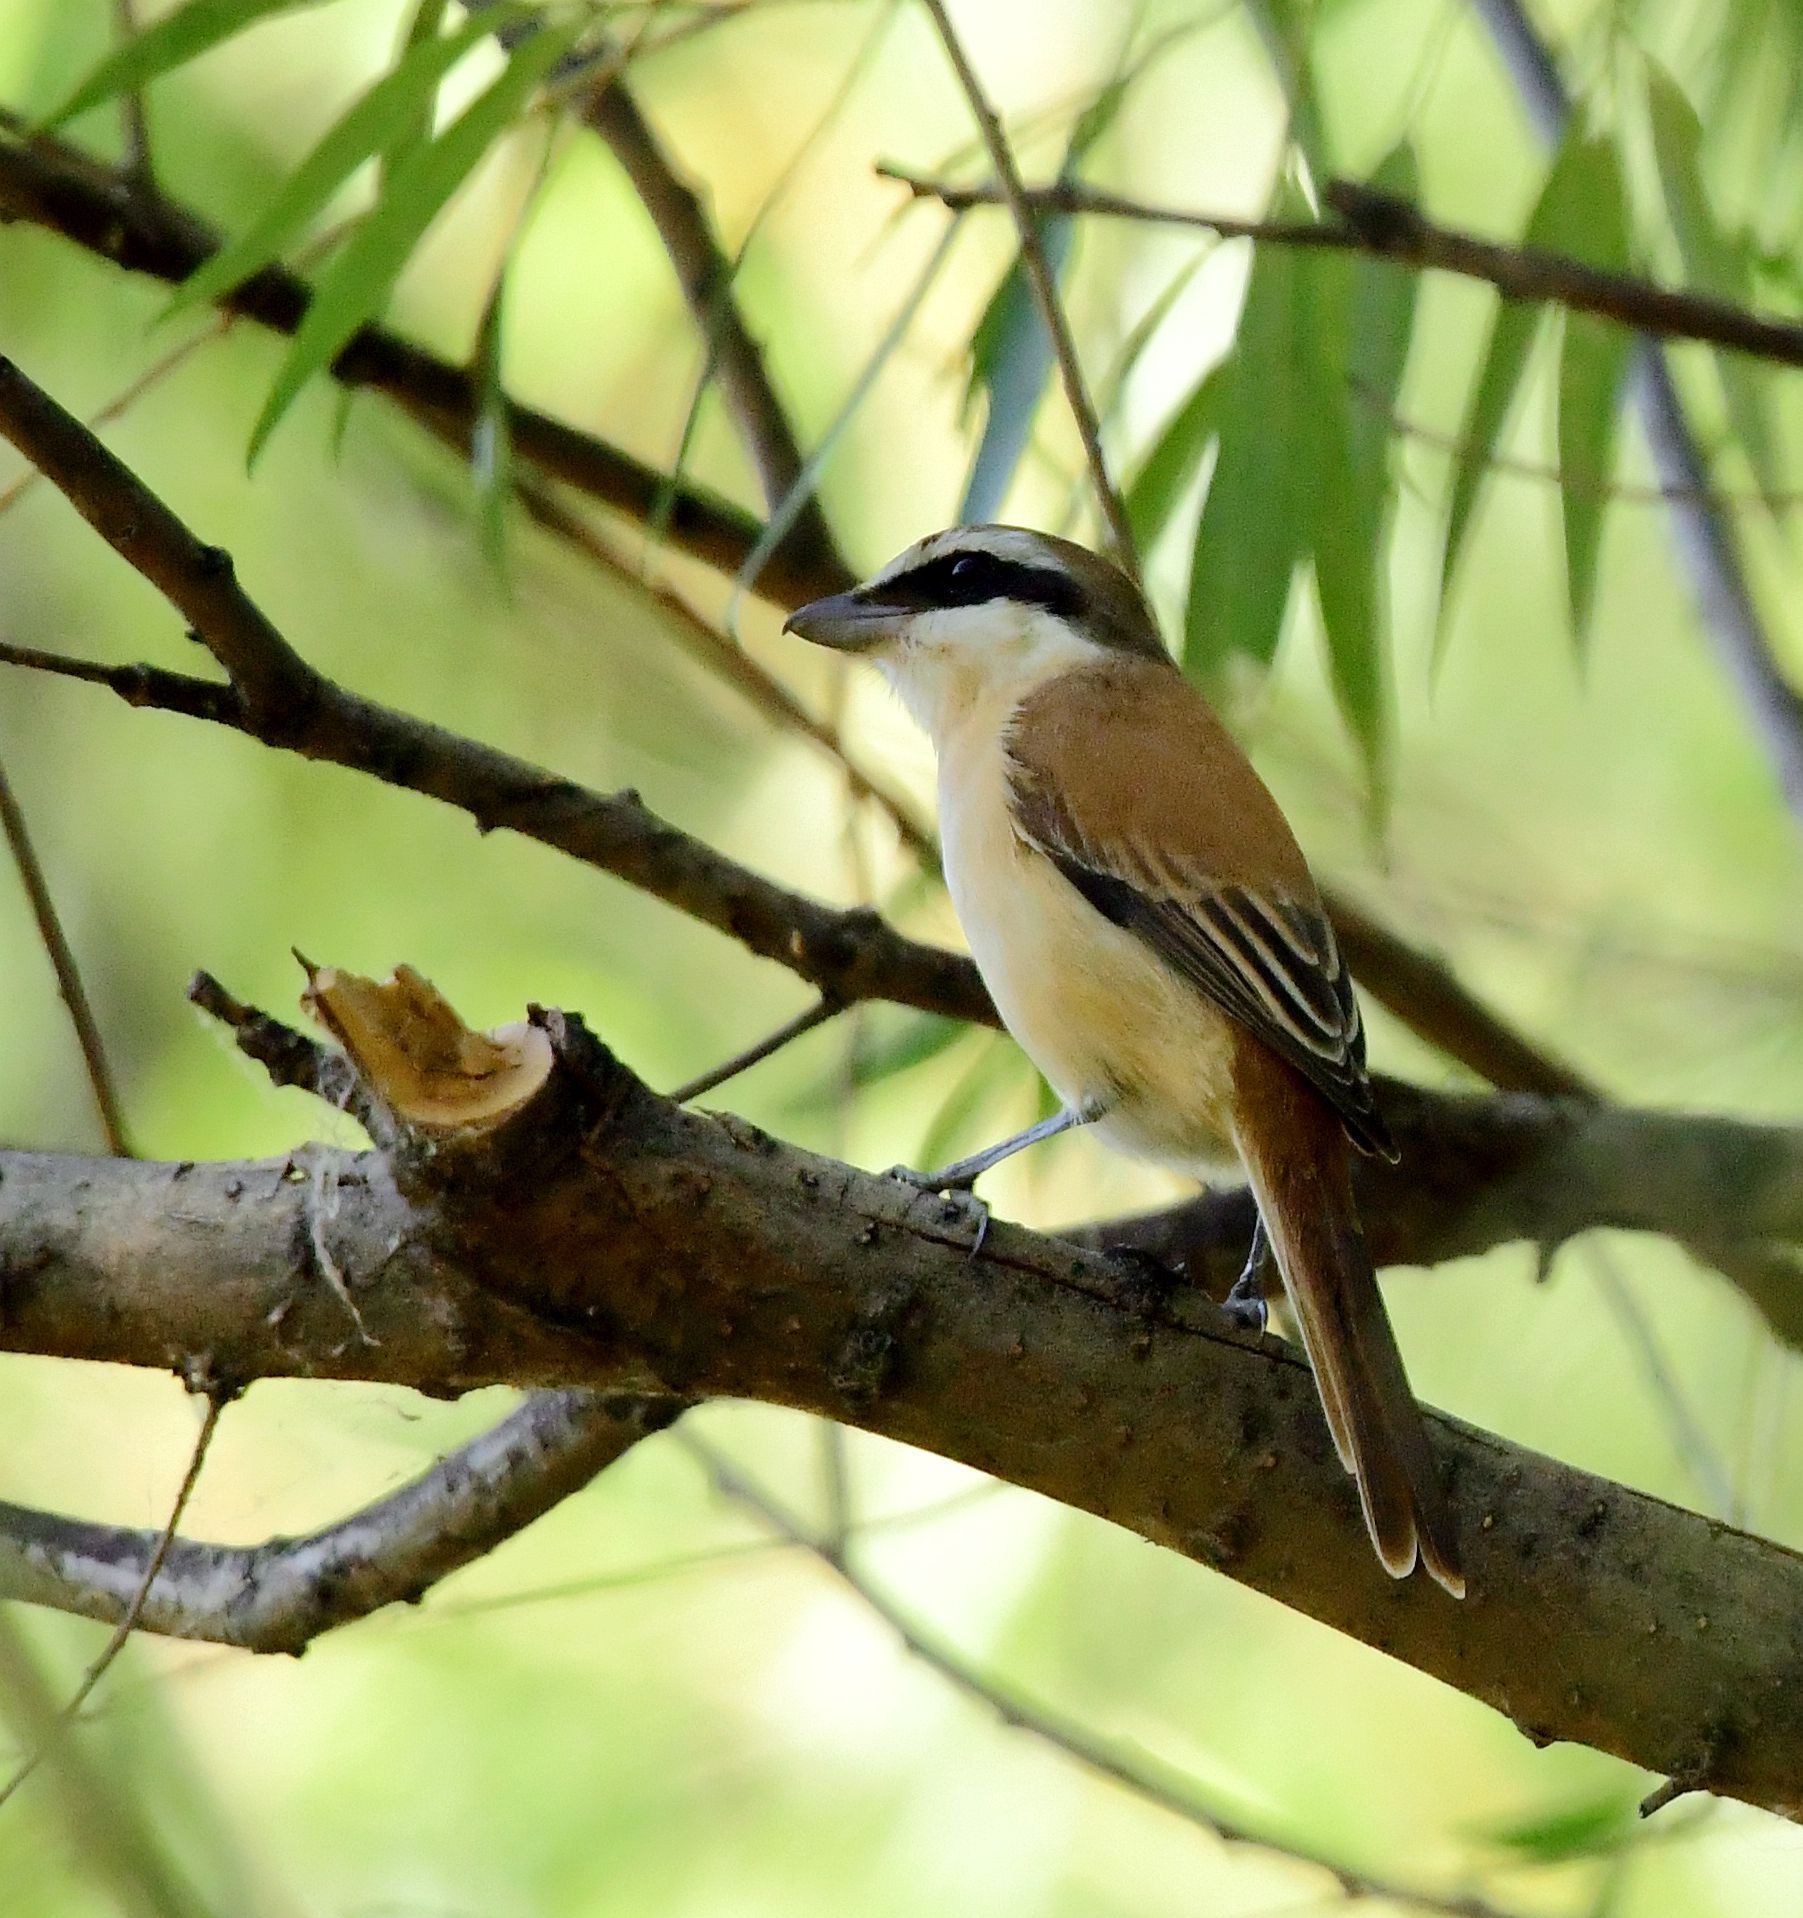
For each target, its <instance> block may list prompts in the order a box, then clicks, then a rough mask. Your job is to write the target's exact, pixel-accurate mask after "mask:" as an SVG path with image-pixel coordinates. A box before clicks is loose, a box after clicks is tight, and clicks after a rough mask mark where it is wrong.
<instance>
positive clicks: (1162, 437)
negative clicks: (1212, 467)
mask: <svg viewBox="0 0 1803 1918" xmlns="http://www.w3.org/2000/svg"><path fill="white" fill-rule="evenodd" d="M1224 376H1225V365H1224V364H1223V365H1221V366H1214V367H1210V369H1209V370H1208V371H1207V372H1206V373H1205V374H1203V376H1202V378H1201V379H1200V380H1199V381H1198V382H1197V383H1196V386H1195V389H1194V390H1193V391H1192V392H1191V394H1190V396H1189V398H1188V399H1186V400H1185V401H1184V402H1183V404H1182V405H1181V406H1179V407H1178V409H1177V410H1176V412H1175V413H1173V414H1172V415H1171V417H1170V418H1169V419H1168V420H1167V421H1166V422H1165V424H1164V429H1163V431H1161V432H1160V433H1159V435H1158V437H1157V438H1156V439H1155V440H1154V441H1153V442H1152V445H1151V448H1150V450H1149V451H1148V452H1147V454H1146V456H1145V458H1144V459H1143V460H1141V461H1140V464H1139V470H1138V471H1137V472H1136V473H1135V474H1134V475H1133V478H1132V479H1131V480H1130V481H1129V482H1128V484H1127V490H1126V494H1125V505H1126V508H1127V520H1128V523H1129V525H1130V526H1131V527H1132V529H1133V542H1134V544H1135V545H1136V546H1137V547H1138V548H1139V549H1140V551H1141V552H1147V551H1149V550H1150V548H1151V547H1152V545H1153V543H1154V542H1155V541H1156V540H1157V538H1158V536H1159V534H1160V533H1162V532H1163V531H1164V529H1165V526H1166V524H1167V523H1168V522H1169V520H1170V517H1171V515H1172V513H1174V512H1175V511H1176V509H1177V502H1178V501H1179V500H1180V499H1181V498H1182V497H1183V491H1184V488H1185V487H1186V486H1188V485H1189V483H1190V481H1191V480H1193V479H1194V478H1195V476H1196V474H1197V473H1198V472H1199V471H1200V470H1201V466H1202V456H1203V454H1204V453H1206V452H1207V451H1208V446H1209V442H1210V441H1211V440H1212V439H1213V438H1214V436H1215V416H1216V413H1217V411H1218V409H1219V403H1220V392H1221V387H1222V383H1223V380H1224Z"/></svg>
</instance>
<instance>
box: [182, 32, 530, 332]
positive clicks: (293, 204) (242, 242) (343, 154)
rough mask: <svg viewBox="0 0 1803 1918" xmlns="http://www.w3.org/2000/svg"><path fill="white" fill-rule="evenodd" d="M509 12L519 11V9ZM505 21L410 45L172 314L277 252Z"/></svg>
mask: <svg viewBox="0 0 1803 1918" xmlns="http://www.w3.org/2000/svg"><path fill="white" fill-rule="evenodd" d="M503 11H504V12H505V13H506V14H508V15H510V16H511V15H513V14H514V13H515V12H516V11H517V10H516V9H513V8H507V9H504V10H503ZM497 24H498V22H497V20H496V17H495V13H494V12H493V11H484V12H483V13H481V14H479V15H477V16H475V17H474V18H472V19H469V20H466V21H465V22H464V23H463V25H462V26H461V27H459V28H458V29H457V31H456V32H455V33H452V34H450V35H448V36H447V37H446V38H445V39H442V40H428V41H424V42H422V43H421V44H420V45H418V46H416V47H414V48H413V49H412V50H411V51H409V52H408V53H407V54H406V55H405V56H404V57H403V58H402V60H401V61H400V63H399V64H398V65H397V66H396V67H394V68H393V69H392V71H390V72H388V73H386V74H384V75H383V76H382V78H381V79H380V80H378V81H377V82H376V83H375V85H374V86H372V87H371V88H370V89H369V91H368V92H367V93H365V94H364V95H363V96H362V98H361V99H359V100H358V101H357V102H356V103H355V104H354V105H353V106H351V107H350V108H349V110H348V111H347V112H345V113H344V114H343V115H342V116H341V117H340V119H339V120H338V121H337V123H336V124H335V125H334V126H333V127H332V128H331V129H330V130H329V131H328V132H327V133H326V134H325V135H324V137H323V138H322V139H320V141H319V142H318V143H317V145H315V146H314V148H313V150H312V152H311V153H309V154H308V155H307V157H306V158H305V159H304V160H303V161H302V162H301V163H300V165H299V166H297V167H296V168H295V169H294V171H293V172H292V173H291V174H290V175H289V176H288V178H287V179H286V180H285V181H283V183H282V185H281V186H280V188H278V189H277V192H276V195H275V197H274V199H272V200H271V201H270V203H269V205H268V206H267V207H265V208H264V210H263V212H262V213H261V214H260V215H259V216H258V217H257V219H256V220H255V221H254V222H253V223H252V224H251V225H250V226H249V227H248V228H247V229H246V230H245V231H244V232H243V233H241V234H240V235H239V236H238V238H237V239H235V240H230V241H228V242H227V243H226V244H225V245H224V246H222V247H221V248H220V249H219V251H218V252H217V253H215V254H214V255H213V257H212V258H211V259H210V260H208V261H207V262H206V263H205V264H204V265H203V266H200V267H198V268H197V269H196V270H195V271H194V272H193V273H190V274H189V275H188V277H187V279H185V280H184V281H183V282H182V283H181V285H180V286H179V287H177V289H176V291H175V296H174V298H173V299H171V300H170V302H169V304H168V306H167V307H166V308H165V309H164V316H165V317H167V316H168V315H169V314H171V313H179V312H182V311H185V310H186V309H187V308H189V307H193V306H197V305H206V304H209V303H211V302H212V301H214V300H217V299H219V298H220V297H222V296H223V295H224V294H226V293H229V292H230V291H231V290H232V288H233V287H235V286H238V285H240V284H241V283H242V282H243V281H245V280H247V279H249V278H250V276H251V275H252V274H253V273H256V272H258V271H260V270H261V269H262V268H263V267H265V266H267V265H268V264H269V262H270V261H271V260H273V259H275V258H276V257H277V255H278V254H280V253H281V251H282V249H283V248H284V247H285V246H286V245H287V244H288V242H289V241H290V240H291V239H293V238H294V237H295V235H296V234H298V233H299V232H301V230H302V229H303V228H304V227H305V226H306V225H307V224H308V222H309V221H311V220H312V219H313V218H314V217H315V215H317V214H318V213H319V212H320V211H321V210H322V209H323V208H324V207H325V205H326V203H327V202H328V201H329V200H330V199H331V197H332V195H333V194H334V193H336V192H337V191H338V189H339V187H341V186H342V185H343V184H344V182H345V181H346V180H348V179H349V178H350V176H351V175H352V174H353V173H355V172H356V170H357V168H358V167H360V166H361V165H362V164H363V163H364V161H366V160H368V159H370V158H371V157H372V156H373V155H375V154H376V153H378V152H380V151H382V150H383V149H384V147H385V146H386V144H387V143H388V142H389V141H390V140H392V139H393V138H394V137H395V135H396V134H397V133H398V132H399V131H401V130H402V129H403V128H405V127H406V126H408V125H409V124H413V123H416V121H417V116H418V115H419V113H420V110H421V107H422V105H423V106H424V107H425V108H426V109H427V111H429V110H430V103H431V101H432V100H433V98H434V97H435V96H436V93H437V88H438V83H439V81H440V80H441V79H442V78H443V77H444V75H445V74H446V73H448V72H449V71H450V69H451V68H452V67H453V66H455V65H456V64H457V62H458V60H459V59H461V58H462V56H463V55H464V54H465V53H467V52H468V51H469V50H470V48H471V47H473V46H474V45H475V44H476V42H477V41H478V40H481V39H484V38H486V37H487V36H488V35H489V34H491V33H493V32H494V31H495V28H496V26H497Z"/></svg>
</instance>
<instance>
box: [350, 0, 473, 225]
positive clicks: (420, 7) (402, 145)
mask: <svg viewBox="0 0 1803 1918" xmlns="http://www.w3.org/2000/svg"><path fill="white" fill-rule="evenodd" d="M446 3H447V0H414V8H413V17H412V18H411V19H410V20H409V21H408V22H407V29H406V31H405V32H404V33H403V34H402V36H401V44H400V48H399V51H398V53H397V56H396V58H397V62H398V61H404V60H405V59H406V57H407V56H408V54H410V53H412V52H413V51H414V49H415V48H416V47H422V46H426V45H428V44H430V43H431V42H432V41H434V40H436V39H437V38H438V37H439V31H440V29H441V28H442V27H443V25H444V16H445V7H446ZM490 11H491V9H489V8H487V7H483V8H481V9H477V8H471V9H470V15H471V18H474V17H475V16H476V14H477V13H478V12H482V13H488V12H490ZM465 24H466V25H467V24H468V22H467V21H466V22H465ZM437 106H438V94H437V91H436V89H434V90H432V91H429V92H428V93H426V94H425V95H424V96H423V97H422V98H421V100H420V101H419V103H418V105H417V106H416V107H415V108H414V109H413V111H412V112H411V113H409V114H407V115H406V117H405V118H404V119H403V120H402V122H401V124H400V125H399V126H398V127H396V128H395V130H394V132H393V133H391V134H390V135H389V136H388V138H387V139H386V140H385V141H384V142H383V143H382V163H381V166H380V167H379V168H378V170H377V181H378V185H377V193H378V196H379V195H380V194H382V193H385V192H386V191H387V190H388V181H389V177H390V175H391V174H392V173H393V172H394V170H395V168H396V167H397V166H399V165H400V163H401V162H402V161H403V160H404V159H406V157H407V155H408V154H409V153H411V152H412V151H413V149H414V148H415V147H418V146H423V145H424V144H425V143H426V141H428V140H429V139H431V137H432V122H433V118H434V116H435V113H436V111H437Z"/></svg>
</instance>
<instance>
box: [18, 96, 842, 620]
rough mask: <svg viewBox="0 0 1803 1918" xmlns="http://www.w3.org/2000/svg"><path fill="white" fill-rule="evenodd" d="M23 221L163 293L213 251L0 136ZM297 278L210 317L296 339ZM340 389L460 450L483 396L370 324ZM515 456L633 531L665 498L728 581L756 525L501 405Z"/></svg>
mask: <svg viewBox="0 0 1803 1918" xmlns="http://www.w3.org/2000/svg"><path fill="white" fill-rule="evenodd" d="M12 220H23V221H26V222H28V223H30V224H31V225H34V226H41V227H44V228H46V229H47V230H48V231H50V232H53V233H58V234H60V235H62V236H63V237H64V238H65V239H68V240H71V241H73V242H74V243H75V244H76V245H78V246H82V247H85V248H86V249H87V250H88V251H89V252H90V253H94V254H96V255H98V256H99V257H100V258H102V259H107V260H111V261H112V262H113V263H114V264H115V265H117V266H120V267H122V268H124V269H125V270H126V271H127V272H132V273H144V274H148V275H150V276H151V277H152V278H154V279H158V280H162V281H164V282H166V283H168V284H170V285H174V284H177V283H178V282H180V281H182V280H184V279H186V278H187V277H188V275H189V274H190V273H192V272H194V271H195V269H196V268H197V267H199V266H200V265H202V264H203V263H204V262H205V261H206V260H208V259H210V258H211V257H212V255H213V254H214V253H215V252H217V250H218V247H219V238H218V235H217V234H216V233H215V232H214V231H213V229H212V228H211V227H210V226H208V225H207V223H206V222H205V221H204V220H202V219H201V218H200V217H199V216H198V215H197V214H195V213H193V212H192V211H190V210H189V209H188V208H186V207H184V206H182V205H180V204H179V203H177V202H176V201H174V200H172V199H170V198H169V197H168V196H167V195H166V194H164V193H163V192H162V191H161V190H160V189H153V188H151V187H150V186H148V185H147V184H145V183H144V182H141V181H138V180H135V179H133V178H132V177H131V176H129V175H128V174H126V173H124V172H122V171H121V170H120V169H117V168H114V167H109V166H106V165H104V164H103V163H101V162H99V161H97V160H94V159H91V158H90V157H89V156H88V155H86V154H84V153H82V152H81V151H80V150H79V149H78V148H76V147H73V146H70V145H68V144H67V143H66V142H64V141H61V140H58V139H55V138H52V137H50V136H48V135H42V134H34V135H32V136H31V137H30V138H29V139H18V138H14V139H7V138H5V137H4V136H3V135H0V221H12ZM312 297H313V296H312V290H311V289H310V288H309V287H308V285H307V284H306V282H305V281H304V280H302V279H300V278H298V277H297V276H296V275H295V274H293V273H290V272H288V271H286V270H285V269H284V268H281V267H268V268H265V269H264V270H263V271H262V272H260V273H257V274H254V275H253V276H252V277H251V278H250V279H248V280H246V281H245V282H244V283H243V285H242V286H239V287H237V288H236V289H235V290H234V291H233V292H231V293H229V294H227V295H226V296H225V297H224V298H223V299H222V300H221V301H220V302H219V306H220V310H221V311H223V312H227V313H232V314H235V315H238V316H241V317H242V318H245V319H249V320H254V321H255V322H256V323H257V324H258V325H259V326H264V327H267V328H269V329H270V330H271V331H272V332H276V333H282V334H292V333H293V332H294V331H295V329H296V328H297V327H298V326H299V325H300V323H301V320H302V319H303V318H304V317H305V315H306V312H307V308H308V305H309V304H310V302H311V300H312ZM332 376H333V378H334V379H336V380H338V381H339V382H340V384H342V385H344V386H347V387H356V388H365V389H368V390H370V391H373V392H378V393H382V394H384V395H386V396H387V397H388V398H390V399H392V400H394V401H395V402H396V403H397V404H398V405H400V406H401V407H402V408H403V409H404V410H405V411H406V412H408V413H409V414H410V415H411V416H412V417H413V418H414V419H416V420H417V421H419V423H420V424H421V425H423V426H424V427H426V428H427V430H428V431H430V432H432V433H433V434H435V435H436V436H437V437H438V438H439V439H441V440H444V441H445V442H446V443H447V444H449V445H451V446H454V447H455V448H457V450H458V451H459V452H460V453H467V451H468V447H469V440H470V434H471V432H472V430H473V429H474V427H475V425H476V422H477V421H478V419H479V418H480V415H481V410H482V401H481V395H480V393H479V392H478V390H477V386H476V382H475V381H474V380H473V379H472V377H471V375H470V372H469V370H468V369H467V368H465V367H461V366H456V365H453V364H452V363H451V362H450V361H448V360H445V359H441V358H440V357H439V356H438V355H436V354H434V353H430V352H428V351H427V350H426V349H425V348H423V347H420V346H416V345H414V344H413V343H412V342H411V341H409V340H405V339H402V338H401V337H400V335H399V334H396V333H393V332H390V331H389V330H388V329H387V328H385V327H366V328H364V329H363V331H362V332H360V333H358V334H357V335H356V337H355V338H354V339H353V340H352V341H351V342H350V344H349V345H348V346H347V347H346V348H345V349H344V351H343V352H342V353H341V354H339V356H338V358H337V359H336V360H335V361H334V362H333V364H332ZM509 418H510V426H511V432H512V438H513V444H514V449H515V452H516V453H517V454H518V455H519V457H520V458H521V459H523V460H525V461H527V462H529V463H530V464H531V465H532V466H534V467H535V468H536V469H537V470H538V471H539V472H540V473H541V474H543V475H544V476H546V477H547V478H551V479H556V480H560V481H562V482H563V483H564V484H565V485H567V486H570V487H573V488H574V489H575V490H576V491H578V492H580V493H583V494H586V495H587V496H588V497H589V498H591V499H594V500H597V501H599V502H600V503H601V504H602V505H604V506H608V507H611V508H613V509H614V510H615V511H617V512H621V513H624V514H626V515H627V517H629V518H631V519H633V520H636V521H638V522H640V523H643V522H646V521H648V520H649V519H650V518H651V517H652V516H653V514H654V513H656V512H657V511H658V510H659V508H660V507H661V506H663V505H664V504H665V503H666V502H667V503H668V513H667V515H666V517H665V518H664V520H663V522H662V524H663V526H664V529H665V537H666V538H667V539H668V540H669V542H670V543H671V544H672V545H673V546H675V547H676V548H677V549H678V550H679V551H681V552H685V553H688V554H690V555H692V556H693V557H695V558H697V559H700V560H703V561H705V562H706V563H707V564H709V565H711V566H714V567H717V568H718V569H719V570H720V571H722V572H725V573H733V572H736V570H737V569H738V567H739V566H740V564H741V563H742V562H743V560H744V558H745V556H746V554H747V553H749V552H750V551H751V549H752V547H753V546H754V545H755V544H756V542H757V539H758V535H759V534H760V533H761V532H762V530H763V528H762V527H761V525H760V524H759V523H758V521H757V520H756V519H754V518H753V517H752V516H751V515H750V514H748V513H744V512H741V511H740V510H739V508H737V507H736V506H733V505H731V504H730V503H728V502H727V501H725V500H724V499H722V498H720V497H719V496H718V495H717V494H714V493H711V492H709V491H708V490H707V489H706V488H703V487H697V486H692V485H682V486H678V487H676V488H675V489H674V491H672V489H671V487H670V482H669V479H668V476H667V475H665V474H663V473H661V472H659V471H658V470H657V468H656V467H653V466H648V465H646V463H645V462H644V461H643V460H640V459H637V458H635V457H634V456H633V455H632V454H630V453H627V452H624V451H623V450H622V449H621V448H619V447H617V446H613V445H610V444H609V443H608V442H607V441H605V440H601V439H597V438H596V437H595V436H594V435H593V434H589V433H584V432H582V431H580V430H579V429H578V428H576V427H573V426H570V425H568V424H567V423H566V422H564V421H562V420H559V419H555V418H553V417H552V416H551V415H550V414H547V413H541V412H538V411H536V410H535V409H534V408H532V407H528V406H521V405H519V404H517V403H510V406H509ZM853 583H854V582H853V580H852V578H851V576H850V574H848V573H847V572H846V571H845V569H844V568H843V566H842V565H837V564H834V563H830V562H829V561H827V560H825V559H823V558H822V556H821V555H820V554H818V553H808V552H804V551H802V550H801V549H800V547H799V546H798V545H797V544H796V543H795V542H794V540H793V536H791V538H790V540H787V541H785V542H783V544H782V545H781V546H780V547H779V548H778V550H777V552H776V553H775V554H774V555H773V556H772V558H771V562H770V565H769V567H768V568H767V569H766V570H765V571H764V572H763V574H762V575H761V576H760V578H759V591H760V592H763V593H766V594H768V595H769V596H770V597H771V598H772V599H774V600H776V601H777V602H778V603H779V604H784V605H791V606H793V605H799V604H800V603H801V602H802V601H803V600H805V599H812V598H814V597H816V596H817V595H819V594H821V593H828V592H838V591H842V590H843V589H844V588H845V587H846V586H849V585H851V584H853Z"/></svg>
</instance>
